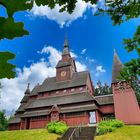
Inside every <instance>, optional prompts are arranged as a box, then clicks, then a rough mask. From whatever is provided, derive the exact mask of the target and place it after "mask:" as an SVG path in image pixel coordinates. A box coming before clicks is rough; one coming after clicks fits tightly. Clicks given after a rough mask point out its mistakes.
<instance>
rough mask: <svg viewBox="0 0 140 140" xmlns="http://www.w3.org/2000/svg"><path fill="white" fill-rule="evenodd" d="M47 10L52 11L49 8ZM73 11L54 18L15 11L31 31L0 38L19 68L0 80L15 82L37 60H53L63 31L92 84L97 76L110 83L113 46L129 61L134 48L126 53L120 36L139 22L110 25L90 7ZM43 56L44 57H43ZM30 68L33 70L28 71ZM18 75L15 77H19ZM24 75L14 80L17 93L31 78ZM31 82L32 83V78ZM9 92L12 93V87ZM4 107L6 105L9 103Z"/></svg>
mask: <svg viewBox="0 0 140 140" xmlns="http://www.w3.org/2000/svg"><path fill="white" fill-rule="evenodd" d="M84 8H85V7H84ZM49 12H50V13H51V11H49ZM76 12H79V11H75V14H74V15H73V17H70V18H67V14H66V15H65V17H64V19H63V17H59V15H58V14H57V13H55V12H54V13H55V17H54V18H53V14H54V13H53V12H52V13H51V14H50V15H41V14H40V15H39V13H38V14H36V13H35V11H33V12H32V13H29V12H19V13H17V14H16V15H15V19H16V21H23V22H24V23H25V29H27V30H28V31H29V32H30V35H29V36H24V37H21V38H16V39H14V40H7V39H4V40H2V41H0V51H6V50H9V51H11V52H13V53H15V54H16V59H15V60H13V61H12V63H14V64H16V66H17V68H18V70H17V78H16V79H13V80H11V81H8V80H7V79H6V80H5V79H4V80H3V81H2V83H3V84H4V83H5V82H9V83H10V82H13V81H15V83H16V84H17V79H18V78H19V77H20V76H25V75H27V74H25V71H26V70H25V68H27V70H29V69H30V70H31V69H32V67H33V66H36V64H40V63H43V62H44V61H45V63H49V62H50V61H51V60H53V59H50V57H53V54H55V53H56V52H55V53H53V52H54V50H53V49H55V51H57V54H59V53H60V51H61V50H62V48H63V42H64V37H65V34H67V36H68V40H69V46H70V49H71V51H72V52H73V53H74V54H75V55H76V56H77V58H76V60H77V62H79V63H80V66H81V65H83V66H84V67H82V66H81V67H82V68H83V69H85V66H86V67H87V69H88V70H89V71H90V72H91V76H92V80H93V83H94V84H96V82H97V80H99V79H100V80H101V81H102V82H103V83H104V82H105V81H106V82H107V83H108V84H110V81H111V74H112V62H113V49H114V48H115V49H116V51H117V53H118V55H119V56H120V59H121V60H122V62H123V63H125V62H127V61H129V60H130V59H131V58H136V57H137V55H136V53H135V52H134V53H131V54H128V53H127V52H126V51H125V50H124V48H123V44H122V39H123V38H128V37H132V35H133V34H134V32H135V30H136V27H137V25H138V21H137V20H132V21H129V22H126V23H123V24H122V25H121V26H113V23H112V21H111V19H110V17H109V16H107V15H104V16H102V15H100V16H93V7H92V8H91V7H90V8H86V9H84V10H83V13H82V14H81V13H80V14H81V15H80V14H78V15H79V17H78V15H77V13H76ZM1 14H2V15H5V11H4V10H2V13H1ZM57 15H58V17H57ZM75 15H76V16H75ZM48 18H49V19H48ZM60 18H62V21H64V22H65V21H66V23H63V27H62V24H61V21H59V19H60ZM66 24H67V25H66ZM48 46H52V48H49V49H47V51H42V52H41V50H42V49H43V48H44V47H46V48H47V47H48ZM51 50H53V51H51ZM82 50H85V52H84V54H81V52H82ZM37 52H38V53H37ZM52 53H53V54H52ZM42 58H44V59H45V60H42ZM58 58H59V57H58ZM93 60H94V61H93ZM54 61H56V60H54ZM50 65H51V66H52V63H50ZM41 66H42V65H41ZM47 66H48V65H47ZM53 67H54V66H53ZM46 70H48V69H46ZM19 71H20V72H19ZM31 72H32V71H30V72H28V73H31ZM41 72H42V71H41V69H40V71H39V73H38V74H33V75H32V79H36V77H37V78H38V77H39V76H38V75H39V74H40V73H41ZM43 73H44V72H43ZM49 74H50V75H47V76H51V73H49ZM20 78H21V77H20ZM20 78H19V79H18V80H21V79H22V78H21V79H20ZM45 78H46V77H44V79H45ZM25 79H26V80H24V81H22V80H21V81H22V82H21V83H20V82H18V83H20V85H16V84H15V85H16V86H20V87H22V88H20V89H17V90H18V91H19V93H18V92H17V94H20V92H21V91H23V89H25V88H26V87H25V85H26V84H27V82H32V81H33V80H31V79H30V78H29V77H28V76H27V77H26V78H25ZM39 79H41V80H43V78H40V77H39ZM41 80H38V81H39V82H40V81H41ZM33 84H35V83H34V82H33ZM11 85H12V84H10V86H11ZM12 86H13V85H12ZM15 90H16V89H14V91H15ZM3 92H6V89H4V91H3ZM10 93H12V91H11V92H10ZM2 95H3V94H2ZM22 96H23V94H22V95H20V96H18V99H17V101H19V100H20V99H21V97H22ZM3 98H4V95H3ZM1 100H2V99H1ZM9 100H10V101H11V100H12V101H11V104H10V105H12V103H13V102H14V100H13V99H9ZM3 102H4V101H3ZM10 105H9V106H10ZM16 107H17V106H14V107H13V109H15V108H16ZM7 109H9V108H8V106H7Z"/></svg>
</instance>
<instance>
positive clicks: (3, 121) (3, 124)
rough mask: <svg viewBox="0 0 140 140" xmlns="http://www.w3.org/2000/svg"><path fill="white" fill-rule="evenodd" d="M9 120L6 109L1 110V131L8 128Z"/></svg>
mask: <svg viewBox="0 0 140 140" xmlns="http://www.w3.org/2000/svg"><path fill="white" fill-rule="evenodd" d="M7 126H8V121H7V119H6V116H5V112H4V111H0V131H4V130H6V129H7Z"/></svg>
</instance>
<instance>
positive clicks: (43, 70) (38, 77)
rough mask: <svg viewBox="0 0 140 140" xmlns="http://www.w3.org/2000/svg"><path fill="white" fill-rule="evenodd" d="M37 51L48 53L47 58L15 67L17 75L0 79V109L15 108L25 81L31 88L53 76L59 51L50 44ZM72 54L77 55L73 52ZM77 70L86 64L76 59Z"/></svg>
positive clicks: (81, 69)
mask: <svg viewBox="0 0 140 140" xmlns="http://www.w3.org/2000/svg"><path fill="white" fill-rule="evenodd" d="M38 53H40V55H41V54H43V53H46V54H48V58H47V60H46V59H45V58H41V59H40V60H39V61H38V62H36V63H32V64H31V65H30V66H29V67H26V66H24V67H23V69H20V68H18V69H16V72H17V77H16V78H14V79H6V78H5V79H2V80H1V81H0V82H1V83H2V85H3V88H2V91H1V98H0V103H1V104H0V110H1V109H6V110H7V111H12V110H15V109H17V107H18V106H19V104H20V101H21V99H22V97H23V95H24V92H25V90H26V87H27V83H28V82H29V83H30V84H31V88H33V87H34V86H35V85H36V84H37V83H42V82H43V81H44V80H45V78H47V77H53V76H55V73H56V70H55V66H56V64H57V62H58V60H59V59H60V58H61V53H60V51H58V50H56V49H55V48H54V47H52V46H48V47H47V46H45V47H44V48H43V49H42V50H41V51H38ZM73 55H74V56H77V55H76V54H74V53H73ZM76 66H77V69H78V71H84V70H86V68H87V67H86V65H84V64H82V63H81V62H79V61H76Z"/></svg>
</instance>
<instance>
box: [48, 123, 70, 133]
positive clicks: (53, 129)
mask: <svg viewBox="0 0 140 140" xmlns="http://www.w3.org/2000/svg"><path fill="white" fill-rule="evenodd" d="M46 128H47V129H48V131H49V132H50V133H56V134H64V133H65V132H66V131H67V129H68V126H67V125H66V123H65V122H50V123H48V124H47V126H46Z"/></svg>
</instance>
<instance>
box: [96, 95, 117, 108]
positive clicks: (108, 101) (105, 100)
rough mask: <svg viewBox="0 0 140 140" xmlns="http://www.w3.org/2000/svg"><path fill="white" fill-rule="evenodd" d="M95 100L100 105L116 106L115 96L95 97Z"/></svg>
mask: <svg viewBox="0 0 140 140" xmlns="http://www.w3.org/2000/svg"><path fill="white" fill-rule="evenodd" d="M94 98H95V100H96V101H97V103H98V104H99V105H109V104H114V100H113V94H110V95H103V96H95V97H94Z"/></svg>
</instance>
